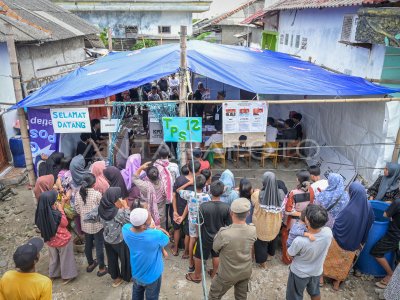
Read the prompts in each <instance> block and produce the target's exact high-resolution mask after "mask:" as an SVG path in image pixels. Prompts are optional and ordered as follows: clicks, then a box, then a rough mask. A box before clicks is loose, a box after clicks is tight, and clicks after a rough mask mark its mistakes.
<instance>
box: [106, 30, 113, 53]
mask: <svg viewBox="0 0 400 300" xmlns="http://www.w3.org/2000/svg"><path fill="white" fill-rule="evenodd" d="M107 38H108V50H109V51H112V50H113V44H112V31H111V27H108V31H107Z"/></svg>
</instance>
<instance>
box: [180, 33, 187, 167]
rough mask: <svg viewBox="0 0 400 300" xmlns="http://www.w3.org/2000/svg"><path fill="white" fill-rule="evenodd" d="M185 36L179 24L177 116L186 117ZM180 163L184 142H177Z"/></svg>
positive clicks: (184, 153) (183, 159) (183, 161)
mask: <svg viewBox="0 0 400 300" xmlns="http://www.w3.org/2000/svg"><path fill="white" fill-rule="evenodd" d="M186 38H187V27H186V26H181V32H180V48H181V63H180V70H179V88H180V90H179V100H180V101H179V116H180V117H186V97H187V87H186V69H187V62H186ZM179 153H180V163H181V165H184V164H186V160H187V159H186V149H185V143H179Z"/></svg>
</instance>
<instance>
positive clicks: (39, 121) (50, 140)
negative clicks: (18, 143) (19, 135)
mask: <svg viewBox="0 0 400 300" xmlns="http://www.w3.org/2000/svg"><path fill="white" fill-rule="evenodd" d="M28 122H29V137H30V142H31V151H32V158H33V162H34V164H35V170H37V168H36V167H37V162H38V161H39V160H40V156H41V155H42V154H44V155H46V156H50V154H52V153H53V152H54V151H56V150H57V145H58V138H59V137H58V135H57V134H56V133H54V129H53V123H52V120H51V116H50V109H35V108H29V109H28Z"/></svg>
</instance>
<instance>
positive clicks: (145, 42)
mask: <svg viewBox="0 0 400 300" xmlns="http://www.w3.org/2000/svg"><path fill="white" fill-rule="evenodd" d="M154 46H158V44H157V42H156V41H153V40H149V39H142V40H139V41H137V42H136V44H135V45H133V46H132V50H139V49H143V48H151V47H154Z"/></svg>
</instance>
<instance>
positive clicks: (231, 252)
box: [209, 198, 257, 300]
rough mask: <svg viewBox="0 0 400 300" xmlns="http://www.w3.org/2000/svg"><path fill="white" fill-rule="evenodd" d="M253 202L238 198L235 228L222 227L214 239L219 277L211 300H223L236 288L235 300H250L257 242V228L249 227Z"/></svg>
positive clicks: (233, 210)
mask: <svg viewBox="0 0 400 300" xmlns="http://www.w3.org/2000/svg"><path fill="white" fill-rule="evenodd" d="M249 212H250V201H249V200H248V199H246V198H239V199H236V200H235V201H233V202H232V204H231V212H230V214H231V218H232V225H230V226H227V227H222V228H221V229H220V230H219V232H218V233H217V234H216V235H215V238H214V244H213V250H214V251H215V252H216V253H218V254H219V260H220V263H219V268H218V273H217V275H216V276H215V277H214V279H213V281H212V283H211V287H210V294H209V299H210V300H216V299H221V298H222V296H224V295H225V293H226V292H227V291H228V290H229V289H230V288H231V287H232V286H234V288H235V299H236V300H245V299H247V292H248V284H249V280H250V276H251V273H252V261H251V252H252V248H253V245H254V242H255V241H256V239H257V235H256V227H255V226H254V225H247V224H246V217H247V216H248V214H249Z"/></svg>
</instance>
